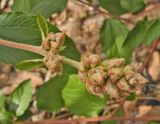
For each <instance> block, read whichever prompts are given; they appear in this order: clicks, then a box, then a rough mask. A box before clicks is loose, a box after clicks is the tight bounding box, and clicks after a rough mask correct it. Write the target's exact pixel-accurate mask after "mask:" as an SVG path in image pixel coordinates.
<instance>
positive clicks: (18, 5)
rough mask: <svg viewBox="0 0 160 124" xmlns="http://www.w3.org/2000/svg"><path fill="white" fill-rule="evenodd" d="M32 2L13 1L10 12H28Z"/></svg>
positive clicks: (25, 0)
mask: <svg viewBox="0 0 160 124" xmlns="http://www.w3.org/2000/svg"><path fill="white" fill-rule="evenodd" d="M31 6H32V0H14V4H13V6H12V10H14V11H30V10H31Z"/></svg>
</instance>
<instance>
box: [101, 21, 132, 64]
mask: <svg viewBox="0 0 160 124" xmlns="http://www.w3.org/2000/svg"><path fill="white" fill-rule="evenodd" d="M128 32H129V31H128V28H127V26H126V25H125V24H123V23H122V22H120V21H119V20H116V19H109V20H105V21H104V24H103V26H102V29H101V32H100V39H101V46H102V48H103V51H104V52H105V53H106V55H107V57H108V58H113V57H122V58H125V60H126V63H129V62H130V60H131V52H130V49H129V47H128V46H126V47H123V43H124V41H125V38H126V37H127V34H128Z"/></svg>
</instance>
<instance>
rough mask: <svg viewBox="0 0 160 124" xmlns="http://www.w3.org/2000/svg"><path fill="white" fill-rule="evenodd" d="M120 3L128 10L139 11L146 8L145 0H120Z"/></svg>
mask: <svg viewBox="0 0 160 124" xmlns="http://www.w3.org/2000/svg"><path fill="white" fill-rule="evenodd" d="M120 5H121V7H122V8H123V9H125V10H127V12H132V13H137V12H139V11H141V10H143V9H144V8H145V6H146V5H145V3H144V0H120Z"/></svg>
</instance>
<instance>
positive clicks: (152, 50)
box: [139, 39, 160, 73]
mask: <svg viewBox="0 0 160 124" xmlns="http://www.w3.org/2000/svg"><path fill="white" fill-rule="evenodd" d="M159 43H160V39H158V40H156V41H155V42H154V43H153V45H152V48H151V52H150V54H149V55H148V57H147V59H146V61H145V62H144V64H143V66H142V68H141V69H140V70H139V72H140V73H142V72H143V71H144V69H145V68H146V67H147V65H148V64H149V61H150V60H151V57H152V55H153V53H154V51H155V50H156V48H157V46H158V44H159Z"/></svg>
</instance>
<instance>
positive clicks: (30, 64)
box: [15, 59, 44, 70]
mask: <svg viewBox="0 0 160 124" xmlns="http://www.w3.org/2000/svg"><path fill="white" fill-rule="evenodd" d="M43 66H44V63H43V60H42V59H34V60H25V61H22V62H20V63H18V64H16V65H15V67H16V69H19V70H30V69H33V68H38V67H43Z"/></svg>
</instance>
